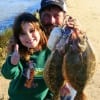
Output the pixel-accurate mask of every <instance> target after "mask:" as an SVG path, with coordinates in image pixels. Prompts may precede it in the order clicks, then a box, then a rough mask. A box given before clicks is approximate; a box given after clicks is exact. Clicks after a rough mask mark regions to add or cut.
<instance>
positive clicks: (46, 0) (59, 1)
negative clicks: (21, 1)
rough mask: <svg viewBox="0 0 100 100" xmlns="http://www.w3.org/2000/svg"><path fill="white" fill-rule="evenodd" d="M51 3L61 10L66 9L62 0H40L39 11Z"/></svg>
mask: <svg viewBox="0 0 100 100" xmlns="http://www.w3.org/2000/svg"><path fill="white" fill-rule="evenodd" d="M51 5H55V6H58V7H59V8H61V9H62V10H63V11H66V10H67V9H66V4H65V2H64V0H41V8H40V11H42V10H43V9H44V8H46V7H49V6H51Z"/></svg>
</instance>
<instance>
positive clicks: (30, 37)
mask: <svg viewBox="0 0 100 100" xmlns="http://www.w3.org/2000/svg"><path fill="white" fill-rule="evenodd" d="M21 26H22V30H23V32H22V33H21V34H20V36H19V39H20V41H21V43H22V44H23V45H24V46H26V47H28V48H35V47H37V46H38V44H39V41H40V34H39V32H38V31H37V29H35V27H34V26H33V25H32V23H28V22H26V23H24V22H23V23H22V25H21Z"/></svg>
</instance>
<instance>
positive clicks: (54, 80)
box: [44, 27, 96, 100]
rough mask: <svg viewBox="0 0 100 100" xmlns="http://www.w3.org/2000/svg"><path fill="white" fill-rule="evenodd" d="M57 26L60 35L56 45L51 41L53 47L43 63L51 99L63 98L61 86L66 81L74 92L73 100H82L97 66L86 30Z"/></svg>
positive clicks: (59, 99)
mask: <svg viewBox="0 0 100 100" xmlns="http://www.w3.org/2000/svg"><path fill="white" fill-rule="evenodd" d="M57 29H59V30H60V31H59V32H62V34H61V33H60V34H61V36H59V39H57V41H56V42H55V44H53V43H52V41H51V44H52V45H53V47H52V49H51V50H52V53H51V55H50V57H49V58H48V60H47V62H46V65H45V66H46V67H45V70H44V79H45V82H46V84H47V86H48V87H49V89H50V90H51V91H52V92H53V94H54V98H53V99H54V100H62V99H61V95H60V89H61V87H62V86H63V85H64V82H65V81H66V82H67V83H68V84H70V85H71V86H72V87H73V88H74V89H75V90H76V91H77V94H76V96H75V98H74V100H85V99H84V98H85V95H84V93H83V91H84V88H85V86H86V85H87V82H88V81H89V80H90V79H91V77H92V75H93V74H94V71H95V66H96V57H95V53H94V50H93V48H92V46H91V44H90V42H89V41H88V38H87V37H86V34H85V33H83V32H81V31H77V30H76V29H69V28H67V29H65V31H62V29H61V28H59V27H56V30H57ZM66 30H67V33H66ZM68 30H70V31H68ZM53 31H54V30H53ZM54 32H55V31H54ZM59 32H58V34H59ZM68 32H69V33H68ZM52 34H54V33H52ZM51 39H52V38H51ZM49 43H50V40H49ZM49 45H50V44H49ZM49 45H48V48H49V47H50V46H49ZM63 100H64V99H63ZM70 100H72V99H70Z"/></svg>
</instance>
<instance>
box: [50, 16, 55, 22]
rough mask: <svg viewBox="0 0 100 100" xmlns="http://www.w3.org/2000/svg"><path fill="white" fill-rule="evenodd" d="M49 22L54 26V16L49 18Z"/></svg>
mask: <svg viewBox="0 0 100 100" xmlns="http://www.w3.org/2000/svg"><path fill="white" fill-rule="evenodd" d="M49 21H50V23H51V24H55V18H54V16H50V19H49Z"/></svg>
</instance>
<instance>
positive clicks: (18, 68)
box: [1, 55, 23, 79]
mask: <svg viewBox="0 0 100 100" xmlns="http://www.w3.org/2000/svg"><path fill="white" fill-rule="evenodd" d="M22 70H23V67H22V65H21V63H20V62H19V63H18V64H17V65H12V64H11V55H9V56H8V57H7V59H6V61H5V62H4V64H3V66H2V69H1V73H2V75H3V76H4V77H5V78H6V79H16V78H17V77H19V76H20V75H22Z"/></svg>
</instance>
